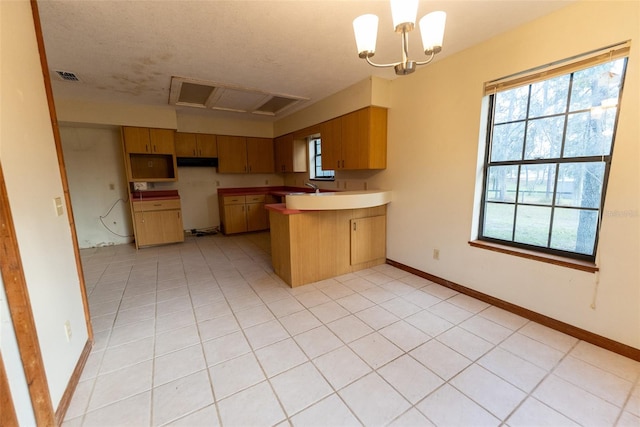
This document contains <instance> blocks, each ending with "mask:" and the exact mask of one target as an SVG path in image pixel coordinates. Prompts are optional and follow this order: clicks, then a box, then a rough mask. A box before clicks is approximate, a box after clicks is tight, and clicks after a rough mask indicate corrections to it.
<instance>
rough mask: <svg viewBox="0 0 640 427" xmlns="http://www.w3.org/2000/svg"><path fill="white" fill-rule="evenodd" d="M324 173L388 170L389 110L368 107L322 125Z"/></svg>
mask: <svg viewBox="0 0 640 427" xmlns="http://www.w3.org/2000/svg"><path fill="white" fill-rule="evenodd" d="M320 135H321V138H322V166H323V169H324V168H326V169H333V170H365V169H385V168H386V167H387V110H386V108H381V107H367V108H363V109H361V110H357V111H354V112H352V113H349V114H345V115H344V116H340V117H337V118H335V119H332V120H329V121H327V122H324V123H321V124H320Z"/></svg>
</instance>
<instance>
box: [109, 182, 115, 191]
mask: <svg viewBox="0 0 640 427" xmlns="http://www.w3.org/2000/svg"><path fill="white" fill-rule="evenodd" d="M115 189H116V186H115V184H114V183H113V182H112V183H110V184H109V190H115Z"/></svg>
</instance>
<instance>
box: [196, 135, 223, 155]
mask: <svg viewBox="0 0 640 427" xmlns="http://www.w3.org/2000/svg"><path fill="white" fill-rule="evenodd" d="M196 141H197V146H198V156H199V157H218V148H217V147H216V136H215V135H208V134H203V133H198V134H196Z"/></svg>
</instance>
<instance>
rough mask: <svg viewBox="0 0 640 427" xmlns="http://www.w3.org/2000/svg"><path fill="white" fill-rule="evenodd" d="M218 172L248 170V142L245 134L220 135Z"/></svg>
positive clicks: (217, 138)
mask: <svg viewBox="0 0 640 427" xmlns="http://www.w3.org/2000/svg"><path fill="white" fill-rule="evenodd" d="M216 141H217V143H218V173H246V172H247V143H246V138H245V137H244V136H226V135H218V136H217V137H216Z"/></svg>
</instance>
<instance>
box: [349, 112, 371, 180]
mask: <svg viewBox="0 0 640 427" xmlns="http://www.w3.org/2000/svg"><path fill="white" fill-rule="evenodd" d="M367 119H368V114H367V109H363V110H358V111H354V112H353V113H349V114H345V115H344V116H342V156H343V159H344V165H343V167H344V169H368V162H367V159H368V158H369V144H368V140H369V128H368V126H367V125H368V120H367Z"/></svg>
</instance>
